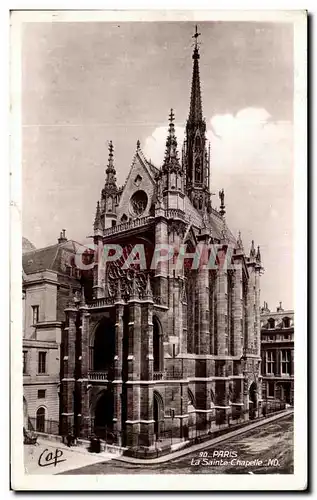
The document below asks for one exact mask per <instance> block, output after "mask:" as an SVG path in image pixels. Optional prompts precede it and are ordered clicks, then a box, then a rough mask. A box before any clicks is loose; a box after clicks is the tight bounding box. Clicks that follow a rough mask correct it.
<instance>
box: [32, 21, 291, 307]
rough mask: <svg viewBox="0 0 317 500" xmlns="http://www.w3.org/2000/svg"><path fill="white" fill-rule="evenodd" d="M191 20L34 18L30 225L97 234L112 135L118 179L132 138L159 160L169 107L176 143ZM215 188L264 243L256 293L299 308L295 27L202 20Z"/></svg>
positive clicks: (35, 237) (239, 224) (37, 234)
mask: <svg viewBox="0 0 317 500" xmlns="http://www.w3.org/2000/svg"><path fill="white" fill-rule="evenodd" d="M194 28H195V27H194V24H193V23H192V22H182V23H180V22H178V23H176V22H161V23H159V22H150V23H149V22H148V23H146V22H145V23H136V22H134V23H121V24H118V23H117V24H115V23H106V22H100V23H96V22H89V23H69V22H63V23H27V24H25V26H24V30H23V43H22V127H23V129H22V161H23V163H22V176H23V177H22V182H23V235H24V236H25V237H26V238H28V239H29V240H30V241H31V242H32V243H33V244H34V245H35V246H36V247H37V248H39V247H43V246H46V245H50V244H53V243H55V242H56V241H57V238H58V236H59V233H60V231H61V229H63V228H65V229H66V235H67V236H68V238H70V239H74V240H77V241H80V242H84V241H88V240H87V239H86V237H87V236H89V235H91V234H92V231H93V230H92V225H93V220H94V215H95V207H96V202H97V200H98V199H99V197H100V191H101V189H102V188H103V185H104V179H105V168H106V165H107V159H108V143H109V140H112V141H113V144H114V148H115V151H114V153H115V157H114V158H115V167H116V170H117V178H118V184H119V185H121V184H123V183H124V181H125V178H126V176H127V174H128V172H129V169H130V166H131V163H132V159H133V155H134V152H135V149H136V142H137V140H140V142H141V148H142V150H143V152H144V154H145V155H146V156H147V157H148V158H151V160H152V162H153V163H154V164H156V165H157V166H158V167H159V166H160V165H161V164H162V161H163V157H164V147H165V140H166V134H167V126H168V115H169V112H170V108H173V109H174V113H175V116H176V119H175V120H176V121H175V124H176V133H177V137H178V143H179V151H180V150H181V144H182V140H183V134H184V126H185V123H186V119H187V116H188V111H189V97H190V84H191V74H192V59H191V56H192V50H193V49H192V41H193V40H192V38H191V36H192V34H193V33H194ZM199 32H200V33H201V37H200V39H201V46H200V54H201V58H200V76H201V88H202V103H203V113H204V117H205V119H206V125H207V137H208V140H210V143H211V191H212V193H215V195H213V196H212V203H213V206H215V207H216V208H217V207H218V206H219V198H218V191H219V190H220V189H222V188H224V190H225V204H226V212H227V214H226V219H227V222H228V225H229V226H230V229H231V230H232V232H233V234H235V235H237V233H238V231H239V230H240V231H241V234H242V239H243V243H244V247H245V249H246V250H249V248H250V246H251V240H252V239H254V241H255V244H256V245H260V248H261V254H262V261H263V266H264V269H265V272H264V274H263V276H262V278H261V301H262V303H263V301H264V300H265V301H266V302H268V304H269V307H270V308H271V310H275V308H276V307H277V306H278V303H279V301H282V302H283V306H284V308H285V309H291V308H293V272H292V255H293V28H292V25H291V24H287V23H283V24H282V23H274V24H273V23H269V22H267V23H259V22H200V23H199Z"/></svg>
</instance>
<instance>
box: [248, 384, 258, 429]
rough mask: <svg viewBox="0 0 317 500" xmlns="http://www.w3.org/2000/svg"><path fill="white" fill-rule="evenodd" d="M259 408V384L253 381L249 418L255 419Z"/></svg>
mask: <svg viewBox="0 0 317 500" xmlns="http://www.w3.org/2000/svg"><path fill="white" fill-rule="evenodd" d="M256 410H257V386H256V383H255V382H252V384H251V385H250V389H249V418H250V419H251V420H253V419H254V418H255V417H256Z"/></svg>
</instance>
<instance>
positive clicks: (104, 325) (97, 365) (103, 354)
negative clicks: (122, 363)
mask: <svg viewBox="0 0 317 500" xmlns="http://www.w3.org/2000/svg"><path fill="white" fill-rule="evenodd" d="M115 339H116V337H115V325H114V323H113V321H111V320H110V319H109V318H104V319H103V320H101V321H100V323H99V324H98V326H97V328H96V331H95V336H94V343H93V356H92V369H93V370H95V371H106V372H108V378H109V375H110V372H109V370H110V369H111V368H112V366H113V360H114V356H115Z"/></svg>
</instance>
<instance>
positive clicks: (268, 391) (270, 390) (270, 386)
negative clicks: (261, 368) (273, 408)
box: [267, 382, 275, 398]
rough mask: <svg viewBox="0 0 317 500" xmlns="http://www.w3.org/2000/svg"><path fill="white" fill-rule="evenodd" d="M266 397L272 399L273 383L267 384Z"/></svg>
mask: <svg viewBox="0 0 317 500" xmlns="http://www.w3.org/2000/svg"><path fill="white" fill-rule="evenodd" d="M267 395H268V397H269V398H274V395H275V394H274V382H268V390H267Z"/></svg>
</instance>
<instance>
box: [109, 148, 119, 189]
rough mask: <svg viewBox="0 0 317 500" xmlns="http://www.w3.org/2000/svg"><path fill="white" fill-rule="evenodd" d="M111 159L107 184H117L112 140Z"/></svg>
mask: <svg viewBox="0 0 317 500" xmlns="http://www.w3.org/2000/svg"><path fill="white" fill-rule="evenodd" d="M108 149H109V159H108V166H107V169H106V185H111V184H112V185H114V186H115V185H116V181H117V179H116V170H115V168H114V164H113V144H112V141H110V142H109V148H108Z"/></svg>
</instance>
